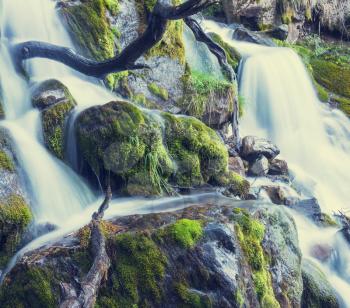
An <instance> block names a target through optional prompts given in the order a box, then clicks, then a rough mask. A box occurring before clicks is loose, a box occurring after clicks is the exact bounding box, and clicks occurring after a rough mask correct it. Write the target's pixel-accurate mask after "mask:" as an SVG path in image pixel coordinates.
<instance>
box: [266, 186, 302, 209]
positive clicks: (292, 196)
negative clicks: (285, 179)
mask: <svg viewBox="0 0 350 308" xmlns="http://www.w3.org/2000/svg"><path fill="white" fill-rule="evenodd" d="M262 188H263V189H264V190H265V191H266V193H267V195H268V196H269V198H270V200H271V201H272V202H273V203H274V204H283V205H289V206H291V205H293V204H296V203H297V202H299V201H300V198H298V196H297V195H296V192H295V191H294V190H293V189H292V188H290V187H289V186H280V185H271V186H262Z"/></svg>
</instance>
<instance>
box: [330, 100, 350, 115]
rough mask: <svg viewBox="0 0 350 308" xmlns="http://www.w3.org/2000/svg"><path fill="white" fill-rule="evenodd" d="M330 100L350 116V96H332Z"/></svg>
mask: <svg viewBox="0 0 350 308" xmlns="http://www.w3.org/2000/svg"><path fill="white" fill-rule="evenodd" d="M332 101H333V102H335V103H336V104H337V105H338V108H339V109H340V110H342V111H343V112H344V113H345V114H346V115H347V116H348V117H350V98H346V97H341V96H333V97H332Z"/></svg>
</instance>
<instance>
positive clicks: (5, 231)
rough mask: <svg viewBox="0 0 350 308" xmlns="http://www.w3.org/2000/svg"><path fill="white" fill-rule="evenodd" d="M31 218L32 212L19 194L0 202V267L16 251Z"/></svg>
mask: <svg viewBox="0 0 350 308" xmlns="http://www.w3.org/2000/svg"><path fill="white" fill-rule="evenodd" d="M31 220H32V213H31V211H30V209H29V206H28V205H27V204H26V202H25V200H24V199H23V198H22V197H21V196H19V195H11V196H9V197H8V198H7V199H5V200H3V202H2V203H0V243H1V250H0V268H2V267H3V266H5V265H6V263H7V262H8V261H9V259H10V258H11V257H12V256H13V254H14V253H15V252H16V249H17V246H18V245H19V243H20V241H21V237H22V235H23V233H24V231H25V230H26V228H27V227H28V225H29V223H30V222H31Z"/></svg>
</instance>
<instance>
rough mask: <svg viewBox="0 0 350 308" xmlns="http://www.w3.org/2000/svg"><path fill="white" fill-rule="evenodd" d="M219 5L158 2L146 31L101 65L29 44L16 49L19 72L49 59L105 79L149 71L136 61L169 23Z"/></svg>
mask: <svg viewBox="0 0 350 308" xmlns="http://www.w3.org/2000/svg"><path fill="white" fill-rule="evenodd" d="M217 2H218V0H187V1H186V2H184V3H183V4H181V5H178V6H171V5H169V4H167V3H166V0H158V2H157V3H156V5H155V7H154V9H153V12H152V13H151V14H150V16H149V22H148V26H147V29H146V30H145V32H144V33H143V34H142V35H140V36H139V37H138V38H137V39H136V40H134V41H133V42H131V43H130V44H129V45H128V46H127V47H126V48H125V49H124V50H123V51H122V52H121V53H120V54H119V55H117V56H115V57H113V58H111V59H108V60H105V61H101V62H98V61H94V60H91V59H88V58H85V57H83V56H81V55H78V54H77V53H76V52H75V51H73V50H72V49H69V48H66V47H62V46H57V45H53V44H48V43H44V42H37V41H29V42H24V43H20V44H17V45H15V46H14V47H13V50H12V54H13V57H14V62H15V66H16V69H17V70H18V71H21V70H22V62H23V61H24V60H27V59H32V58H46V59H51V60H54V61H58V62H61V63H63V64H65V65H67V66H69V67H71V68H73V69H75V70H76V71H78V72H81V73H83V74H85V75H88V76H92V77H96V78H104V77H105V76H106V75H108V74H110V73H116V72H121V71H126V70H135V69H141V68H147V66H145V65H142V64H136V63H135V62H136V61H137V60H138V59H139V58H140V57H141V56H142V55H143V54H144V53H146V52H147V51H149V50H150V49H151V48H152V47H153V46H155V45H156V44H157V43H158V42H159V41H160V40H161V39H162V37H163V35H164V33H165V31H166V28H167V25H168V22H169V20H176V19H181V18H186V17H188V16H190V15H193V14H196V13H198V12H200V11H201V10H203V9H205V8H207V7H209V6H210V5H212V4H215V3H217Z"/></svg>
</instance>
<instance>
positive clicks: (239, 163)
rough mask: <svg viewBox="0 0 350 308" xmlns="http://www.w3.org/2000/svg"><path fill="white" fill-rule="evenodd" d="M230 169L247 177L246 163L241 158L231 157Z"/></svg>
mask: <svg viewBox="0 0 350 308" xmlns="http://www.w3.org/2000/svg"><path fill="white" fill-rule="evenodd" d="M228 168H229V170H231V171H234V172H236V173H238V174H239V175H241V176H245V167H244V163H243V160H242V159H241V158H240V157H239V156H236V157H229V159H228Z"/></svg>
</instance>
